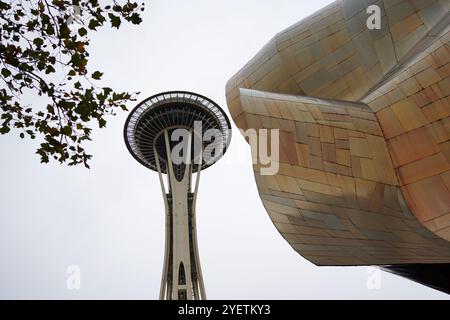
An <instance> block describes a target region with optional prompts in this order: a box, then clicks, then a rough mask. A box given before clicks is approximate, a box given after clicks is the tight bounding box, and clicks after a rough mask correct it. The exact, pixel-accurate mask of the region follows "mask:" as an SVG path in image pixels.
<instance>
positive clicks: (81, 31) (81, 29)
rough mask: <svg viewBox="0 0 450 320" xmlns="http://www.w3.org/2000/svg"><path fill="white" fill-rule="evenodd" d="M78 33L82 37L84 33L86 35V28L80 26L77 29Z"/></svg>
mask: <svg viewBox="0 0 450 320" xmlns="http://www.w3.org/2000/svg"><path fill="white" fill-rule="evenodd" d="M78 34H79V35H80V36H82V37H84V36H85V35H87V30H86V29H85V28H80V29H78Z"/></svg>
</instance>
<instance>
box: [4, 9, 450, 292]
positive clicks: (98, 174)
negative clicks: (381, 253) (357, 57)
mask: <svg viewBox="0 0 450 320" xmlns="http://www.w3.org/2000/svg"><path fill="white" fill-rule="evenodd" d="M330 2H331V1H327V0H315V1H311V0H290V1H288V0H258V1H257V0H214V1H211V0H209V1H208V0H195V1H193V0H189V1H188V0H183V1H181V0H160V1H156V0H154V1H151V2H149V5H147V10H146V11H145V13H144V17H143V18H144V22H143V23H142V24H141V25H140V26H138V27H136V26H127V25H124V26H123V28H122V29H121V30H120V31H118V32H117V31H109V30H107V29H105V30H103V31H102V32H100V33H99V34H98V35H96V36H95V37H94V38H92V45H91V61H90V68H91V70H94V69H99V70H102V71H105V75H104V77H103V84H104V85H109V86H112V87H113V88H115V89H117V90H128V91H140V92H141V95H140V97H139V99H140V100H143V99H144V98H146V97H148V96H150V95H153V94H155V93H159V92H161V91H166V90H188V91H194V92H197V93H200V94H203V95H205V96H207V97H209V98H211V99H213V100H214V101H216V102H217V103H218V104H219V105H221V106H222V108H223V109H224V110H226V111H227V112H228V110H227V107H226V103H225V92H224V91H225V83H226V81H227V80H228V79H229V78H230V77H231V76H232V75H233V74H234V73H235V72H236V71H238V69H239V68H241V67H242V66H243V65H244V64H245V63H246V62H247V61H248V60H249V59H250V58H251V57H252V56H254V55H255V54H256V52H257V51H258V50H259V49H260V48H261V47H262V46H263V45H264V44H265V43H266V42H268V41H269V40H270V38H271V37H272V36H274V35H275V33H277V32H279V31H281V30H282V29H284V28H286V27H288V26H289V25H291V24H293V23H295V22H297V21H298V20H300V19H302V18H304V17H306V16H308V15H309V14H311V13H313V12H315V11H316V10H318V9H320V8H321V7H323V6H325V5H327V4H328V3H330ZM129 107H130V109H131V108H132V107H134V105H130V106H129ZM126 116H127V113H126V112H121V113H119V115H118V116H116V117H115V118H110V119H109V121H108V125H107V128H106V129H103V130H95V131H94V137H93V138H94V141H93V142H92V143H91V144H90V145H89V151H90V152H91V153H93V154H94V159H93V161H92V163H91V170H87V169H84V168H81V167H80V168H68V167H65V166H60V165H58V164H50V165H42V164H40V163H39V159H38V156H37V155H35V154H34V151H35V145H33V144H32V143H31V142H28V141H21V140H20V139H19V138H18V137H16V136H13V135H12V134H9V135H7V136H0V151H1V157H0V177H1V183H0V199H1V207H0V298H8V299H11V298H14V299H15V298H25V299H29V298H37V299H47V298H57V299H81V298H86V299H105V298H115V299H122V298H124V299H129V298H135V299H157V298H158V297H159V286H160V280H161V272H162V263H163V249H164V208H163V199H162V196H161V191H160V187H159V182H158V176H157V173H155V172H153V171H150V170H148V169H146V168H145V167H143V166H142V165H140V164H139V163H138V162H136V161H135V160H134V159H133V158H132V156H131V155H130V154H129V153H128V151H127V149H126V147H125V144H124V141H123V135H122V130H123V125H124V122H125V119H126ZM234 128H235V127H234ZM250 163H251V159H250V149H249V147H248V146H247V144H246V143H245V141H244V139H243V138H242V137H241V136H240V135H239V134H238V132H237V131H234V136H233V141H232V144H231V148H230V149H229V151H228V153H227V154H226V155H225V157H224V158H223V159H222V160H221V161H219V162H218V163H217V164H216V165H214V166H213V167H211V168H209V169H207V170H205V171H204V173H202V179H201V182H200V190H199V199H198V203H197V215H198V217H197V222H198V237H199V251H200V259H201V264H202V269H203V275H204V280H205V287H206V294H207V296H208V298H209V299H260V298H261V299H321V298H322V299H359V298H361V299H380V298H386V299H392V298H408V299H418V298H421V299H422V298H424V299H427V298H437V299H440V298H443V299H447V298H448V296H447V295H445V294H443V293H440V292H438V291H435V290H432V289H429V288H426V287H424V286H421V285H419V284H416V283H414V282H411V281H409V280H405V279H402V278H400V277H397V276H394V275H391V274H388V273H382V274H381V287H380V288H379V289H378V290H371V289H369V288H368V286H367V280H368V277H369V276H370V275H369V273H368V268H367V267H342V268H335V267H316V266H314V265H313V264H312V263H310V262H308V261H307V260H305V259H304V258H302V257H301V256H300V255H298V254H297V253H296V252H295V251H294V250H293V249H292V248H291V247H290V246H289V245H288V243H287V242H286V241H284V240H283V238H282V237H281V235H280V234H279V233H278V232H277V230H276V229H275V227H274V225H273V224H272V223H271V221H270V219H269V217H268V215H267V213H266V212H265V210H264V208H263V206H262V204H261V201H260V199H259V196H258V193H257V189H256V185H255V182H254V176H253V173H252V168H251V165H250ZM70 265H76V266H79V267H80V270H81V288H80V289H79V290H69V289H67V286H66V280H67V277H68V275H67V274H66V269H67V267H68V266H70Z"/></svg>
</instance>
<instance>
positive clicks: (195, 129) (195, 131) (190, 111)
mask: <svg viewBox="0 0 450 320" xmlns="http://www.w3.org/2000/svg"><path fill="white" fill-rule="evenodd" d="M124 138H125V143H126V145H127V148H128V150H129V152H130V153H131V154H132V155H133V157H134V158H135V159H136V160H137V161H138V162H140V163H141V164H142V165H144V166H145V167H147V168H149V169H151V170H153V171H156V172H158V175H159V182H160V185H161V190H162V194H163V199H164V206H165V251H164V252H165V253H164V264H163V272H162V278H161V289H160V299H162V300H203V299H206V294H205V286H204V282H203V276H202V270H201V267H200V258H199V253H198V244H197V230H196V211H195V204H196V200H197V194H198V188H199V181H200V173H201V171H203V170H205V169H206V168H208V167H210V166H212V165H213V164H214V163H216V162H217V161H218V160H219V159H220V158H221V157H222V156H223V154H224V153H225V151H226V150H227V147H228V145H229V143H230V140H231V126H230V121H229V120H228V118H227V116H226V114H225V113H224V111H223V110H222V109H221V108H220V107H219V106H218V105H217V104H216V103H214V102H213V101H212V100H210V99H208V98H206V97H204V96H201V95H198V94H195V93H191V92H185V91H171V92H164V93H160V94H157V95H154V96H152V97H150V98H148V99H146V100H144V101H142V102H141V103H139V104H138V105H137V106H136V108H134V109H133V110H132V111H131V113H130V115H129V116H128V119H127V121H126V123H125V128H124ZM194 178H195V180H194Z"/></svg>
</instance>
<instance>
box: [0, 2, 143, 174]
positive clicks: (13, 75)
mask: <svg viewBox="0 0 450 320" xmlns="http://www.w3.org/2000/svg"><path fill="white" fill-rule="evenodd" d="M102 3H103V2H102ZM143 10H144V4H143V3H142V4H140V5H139V4H138V3H136V2H132V1H127V2H125V3H123V4H119V3H118V1H112V3H111V4H110V5H100V3H99V1H98V0H84V1H83V0H69V1H67V0H39V1H38V0H23V1H22V0H10V1H2V0H0V80H1V81H0V106H1V109H0V110H1V117H0V133H1V134H7V133H9V132H13V131H12V130H11V129H14V130H19V136H20V137H21V138H25V137H29V138H31V139H35V138H39V139H40V141H39V143H40V146H39V148H38V149H37V152H36V153H37V154H38V155H39V156H40V158H41V162H44V163H47V162H49V159H51V158H54V159H55V160H58V161H59V162H61V163H63V162H65V163H68V165H77V164H84V165H85V166H86V167H88V168H89V165H88V160H89V159H91V158H92V155H90V154H88V153H86V150H85V149H84V148H83V146H82V143H83V141H84V140H90V139H91V138H90V135H91V132H92V129H91V128H90V127H89V124H90V123H91V122H92V121H93V120H94V121H96V122H97V123H98V126H99V127H100V128H102V127H105V125H106V120H105V117H106V116H107V115H114V114H115V110H117V109H123V110H126V103H127V102H129V101H134V100H135V96H136V94H137V93H128V92H115V91H114V90H113V89H111V88H109V87H100V86H99V85H98V84H97V82H98V80H100V79H101V77H102V75H103V73H102V72H100V71H97V70H94V71H93V72H90V71H89V70H88V58H89V53H88V51H87V48H88V46H89V34H90V33H91V32H95V31H97V30H98V29H99V28H100V27H102V26H104V25H105V24H107V23H108V22H109V23H110V26H111V27H112V28H119V27H120V26H121V23H122V21H127V22H130V23H132V24H140V23H141V21H142V19H141V17H140V12H141V11H143ZM61 78H62V79H63V80H60V79H61ZM55 79H59V80H55ZM24 94H31V95H32V96H35V97H38V96H40V97H41V98H40V99H39V101H41V100H45V103H44V104H43V105H33V106H30V105H24V103H23V102H22V100H23V99H22V97H23V95H24Z"/></svg>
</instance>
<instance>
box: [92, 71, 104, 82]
mask: <svg viewBox="0 0 450 320" xmlns="http://www.w3.org/2000/svg"><path fill="white" fill-rule="evenodd" d="M102 76H103V73H102V72H100V71H95V72H94V73H93V74H92V78H93V79H95V80H100V78H101V77H102Z"/></svg>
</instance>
